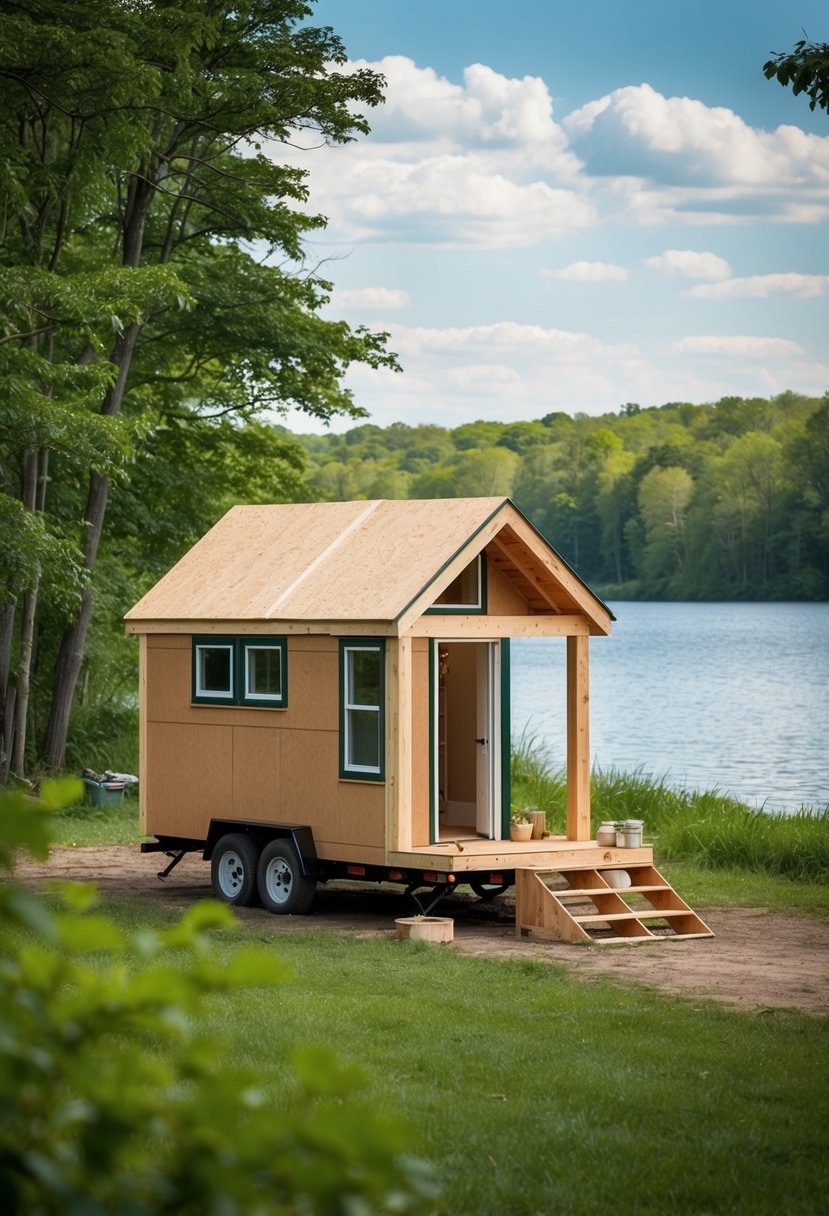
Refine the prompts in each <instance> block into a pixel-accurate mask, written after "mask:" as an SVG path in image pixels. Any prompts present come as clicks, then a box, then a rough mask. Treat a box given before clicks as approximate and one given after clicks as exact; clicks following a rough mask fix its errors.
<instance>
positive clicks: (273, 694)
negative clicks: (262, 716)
mask: <svg viewBox="0 0 829 1216" xmlns="http://www.w3.org/2000/svg"><path fill="white" fill-rule="evenodd" d="M191 698H192V703H193V704H194V705H241V706H244V707H246V708H247V709H285V708H286V706H287V704H288V641H287V638H284V637H270V636H268V637H261V636H258V635H256V634H246V635H244V636H242V637H218V636H201V637H199V636H196V637H194V638H193V652H192V662H191Z"/></svg>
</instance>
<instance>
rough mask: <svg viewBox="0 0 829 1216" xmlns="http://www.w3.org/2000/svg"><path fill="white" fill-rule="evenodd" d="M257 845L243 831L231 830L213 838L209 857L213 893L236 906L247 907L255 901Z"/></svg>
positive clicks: (256, 894) (256, 889)
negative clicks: (218, 837)
mask: <svg viewBox="0 0 829 1216" xmlns="http://www.w3.org/2000/svg"><path fill="white" fill-rule="evenodd" d="M258 863H259V846H258V845H257V843H256V841H255V840H254V839H253V837H252V836H248V835H247V833H246V832H231V833H230V834H229V835H227V836H222V837H221V839H220V840H218V841H217V843H216V847H215V848H214V850H213V856H212V857H211V859H210V881H211V885H212V887H213V894H214V895H215V896H216V898H217V899H221V900H222V901H223V902H224V903H226V904H233V906H234V907H236V908H250V907H251V906H252V905H254V904H257V903H258V902H259V890H258V888H257V885H256V867H257V865H258Z"/></svg>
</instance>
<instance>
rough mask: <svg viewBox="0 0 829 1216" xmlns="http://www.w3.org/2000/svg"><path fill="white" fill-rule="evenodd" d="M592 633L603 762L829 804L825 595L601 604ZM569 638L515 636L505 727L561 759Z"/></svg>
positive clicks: (778, 799) (791, 804) (775, 798)
mask: <svg viewBox="0 0 829 1216" xmlns="http://www.w3.org/2000/svg"><path fill="white" fill-rule="evenodd" d="M609 607H610V609H611V611H612V612H613V613H614V615H615V616H616V618H617V620H616V622H615V623H614V626H613V633H612V634H611V636H610V637H609V638H602V637H597V638H591V640H590V743H591V754H592V759H593V763H594V764H598V765H599V766H600V767H601V768H603V769H609V768H616V769H621V770H624V771H632V770H634V769H641V770H642V771H643V772H646V773H649V774H652V775H654V776H657V777H661V776H665V777H666V778H667V780H668V782H669V784H671V785H673V786H678V787H686V788H688V789H700V790H701V789H714V788H716V789H718V790H719V791H720V792H722V793H729V794H733V795H735V796H736V797H737V798H739V799H741V800H742V801H745V802H748V803H749V804H751V805H755V806H759V805H765V806H767V807H768V808H769V809H772V808H780V809H785V810H796V809H798V808H799V807H800V806H801V804H803V803H806V804H807V805H812V806H824V805H826V804H827V803H829V604H684V603H683V604H675V603H673V604H655V603H629V602H625V603H611V604H610V605H609ZM565 665H566V660H565V642H564V640H563V639H559V638H544V639H538V640H536V639H533V640H525V639H516V640H515V641H514V642H513V643H512V710H513V719H512V730H513V735H514V736H518V735H520V734H521V732H522V730H524V729H526V730H527V732H528V733H529V734H531V735H534V736H535V737H536V738H537V739H538V740H539V742H543V743H545V744H547V745H548V746H549V747H550V749H551V758H552V760H553V763H554V764H555V765H556V766H558V765H561V766H562V767H563V766H564V758H565V747H566V743H565V740H566V722H565V704H566V702H565V684H564V676H565Z"/></svg>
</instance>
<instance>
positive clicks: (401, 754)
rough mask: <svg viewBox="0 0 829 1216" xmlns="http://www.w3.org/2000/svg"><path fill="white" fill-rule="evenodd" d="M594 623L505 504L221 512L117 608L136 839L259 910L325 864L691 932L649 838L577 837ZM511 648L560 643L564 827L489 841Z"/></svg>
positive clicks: (560, 570)
mask: <svg viewBox="0 0 829 1216" xmlns="http://www.w3.org/2000/svg"><path fill="white" fill-rule="evenodd" d="M611 621H612V616H611V613H610V612H609V611H608V609H607V608H606V606H605V605H604V604H603V603H602V602H601V601H600V600H598V599H597V598H596V596H594V595H593V594H592V592H591V591H590V590H589V589H588V588H587V587H586V586H585V584H584V583H583V582H582V581H581V580H580V579H579V578H578V577H577V576H576V575H575V574H574V572H573V571H572V570H571V569H570V568H569V566H568V565H567V564H566V562H564V561H563V559H562V558H561V557H559V555H558V554H557V553H556V552H555V551H554V550H553V549H552V548H551V547H550V546H549V545H548V544H547V542H546V541H545V540H544V539H543V538H542V537H541V536H540V535H539V533H538V532H536V530H535V529H534V528H533V527H532V525H531V524H530V523H529V522H528V521H527V520H526V519H525V518H524V516H523V515H522V514H521V512H520V511H519V510H518V509H517V508H516V507H515V506H514V505H513V504H512V503H511V502H510V501H509V499H506V498H474V499H447V500H435V499H432V500H426V501H411V500H409V501H371V502H365V501H359V502H343V503H311V504H286V505H275V506H240V507H234V508H233V509H232V510H230V511H229V512H228V513H227V514H226V515H225V516H224V517H223V518H222V519H221V520H219V522H218V523H217V524H216V525H215V527H213V528H212V529H211V530H210V531H209V532H208V533H207V535H206V536H204V537H203V538H202V539H201V540H200V541H199V542H198V543H197V544H196V545H195V546H194V547H193V548H192V549H191V550H190V551H189V552H188V553H186V554H185V555H184V557H183V558H182V559H181V561H180V562H178V564H177V565H176V566H174V567H173V569H172V570H170V571H169V573H168V574H167V575H165V576H164V578H162V579H161V580H160V582H159V583H157V584H156V586H155V587H153V588H152V589H151V590H150V591H149V592H148V593H147V594H146V595H145V596H144V598H143V599H142V600H141V601H140V602H139V603H138V604H137V605H136V606H135V607H134V608H133V609H132V610H131V611H130V612H129V613H128V614H127V618H126V622H127V630H128V632H130V633H135V634H137V635H138V637H139V644H140V665H139V672H140V675H139V683H140V737H141V767H140V815H141V826H142V831H143V832H144V833H145V834H146V835H148V836H152V837H154V838H155V839H154V840H153V841H150V842H146V843H145V844H144V845H142V848H143V849H144V850H145V851H161V852H164V853H166V854H168V855H169V856H170V857H171V858H172V861H171V863H170V865H169V866H168V867H167V869H166V870H165V871H163V872H162V873H164V874H166V873H168V872H169V870H170V869H172V867H173V866H174V865H175V864H176V863H177V861H178V860H180V859H181V857H182V856H183V855H184V854H185V853H186V852H190V851H200V852H201V853H202V855H203V857H204V859H205V860H209V861H210V862H211V872H212V883H213V888H214V891H215V893H216V895H217V896H218V897H219V898H221V899H224V900H227V901H228V902H230V903H233V904H238V905H245V904H250V903H254V902H259V901H261V903H262V904H263V905H264V906H265V907H266V908H267V909H269V910H270V911H273V912H283V913H303V912H307V911H308V910H309V908H310V906H311V902H312V899H313V895H314V890H315V887H316V884H317V883H318V882H320V881H326V880H327V879H329V878H336V877H347V878H352V879H354V878H357V879H366V880H373V881H390V882H394V883H401V884H403V885H404V886H405V887H406V888H407V889H408V890H409V891H410V892H411V893H412V895H414V897H415V899H416V901H417V902H418V906H419V907H420V908H421V910H423V911H428V910H429V909H430V908H431V907H433V906H434V904H435V902H437V900H438V899H439V898H441V897H443V896H444V895H446V894H448V893H450V892H451V891H452V890H453V888H455V887H456V886H458V885H460V884H464V883H467V884H469V885H471V886H472V887H473V889H474V890H476V891H477V892H478V893H480V894H482V895H484V896H486V895H489V894H491V893H493V892H497V891H499V890H503V889H506V888H507V887H509V886H511V885H512V884H513V883H517V888H518V889H517V921H516V924H517V930H518V931H519V932H533V933H535V934H537V935H538V936H542V937H544V936H547V937H556V938H562V937H563V938H565V939H568V940H574V941H577V940H583V939H584V938H587V937H589V936H591V935H593V934H594V933H595V932H597V928H596V926H598V927H599V930H600V931H603V932H605V934H606V935H607V934H608V933H609V932H610V931H611V930H612V937H613V939H614V940H632V939H646V938H653V936H654V932H653V924H658V925H659V926H660V927H661V929H662V930H663V931H668V930H671V931H673V933H674V935H681V936H688V935H699V934H703V933H705V934H707V932H708V930H707V929H706V928H705V926H704V925H703V924H702V922H701V921H700V920H699V918H698V917H696V916H695V914H694V913H693V912H692V911H691V910H690V909H689V908H688V906H687V905H686V904H684V903H683V902H682V900H680V899H679V897H678V896H677V895H676V893H675V892H673V891H672V890H671V888H670V886H669V885H668V884H667V883H666V882H665V880H664V879H662V877H661V875H659V874H658V873H657V871H656V870H655V869H654V868H653V857H652V850H651V849H650V848H649V847H639V848H633V849H616V848H605V847H599V846H598V845H597V844H596V843H595V841H594V840H593V839H592V836H591V827H590V749H589V728H588V727H589V724H588V708H589V673H588V663H589V640H590V638H591V636H600V637H601V636H605V635H607V634H609V633H610V629H611ZM514 637H560V638H563V639H566V643H565V644H566V649H567V681H566V704H562V705H561V707H560V711H561V713H562V714H565V715H566V721H567V758H566V762H567V831H566V835H564V836H556V837H545V838H543V839H540V840H532V841H529V842H513V841H511V840H510V839H509V821H510V784H509V777H510V763H509V760H510V679H509V645H510V639H511V638H514ZM614 870H618V871H622V870H623V871H624V873H625V877H626V878H628V877H630V878H631V883H630V890H631V891H632V892H634V893H636V894H637V895H639V896H640V899H639V902H640V903H642V902H644V904H645V907H644V909H639V910H636V911H634V910H632V907H631V900H630V895H629V894H626V893H620V891H619V889H618V883H617V884H615V885H614V876H613V874H612V871H614ZM418 892H420V893H421V894H420V895H418ZM585 900H587V901H588V903H587V907H588V909H589V911H587V912H585V910H584V906H585ZM608 927H610V929H609V928H608Z"/></svg>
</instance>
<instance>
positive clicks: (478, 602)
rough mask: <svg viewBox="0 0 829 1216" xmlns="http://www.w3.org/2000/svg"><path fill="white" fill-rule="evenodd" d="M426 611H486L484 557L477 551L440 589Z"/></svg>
mask: <svg viewBox="0 0 829 1216" xmlns="http://www.w3.org/2000/svg"><path fill="white" fill-rule="evenodd" d="M426 611H427V612H431V613H435V612H464V613H468V614H469V615H470V616H471V615H475V614H476V613H480V614H483V613H485V612H486V557H485V555H484V554H483V553H479V554H478V556H477V557H475V558H473V559H472V561H471V562H470V563H469V565H468V566H465V567H464V568H463V570H461V572H460V574H458V575H456V576H455V578H453V579H452V582H451V583H450V584H449V586H448V587H447V588H446V590H445V591H441V593H440V595H439V596H438V597H437V599H436V600H435V602H434V603H433V604H432V606H431V607H430V608H427V609H426Z"/></svg>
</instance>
